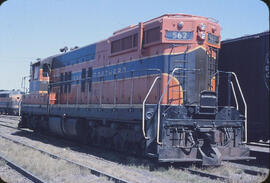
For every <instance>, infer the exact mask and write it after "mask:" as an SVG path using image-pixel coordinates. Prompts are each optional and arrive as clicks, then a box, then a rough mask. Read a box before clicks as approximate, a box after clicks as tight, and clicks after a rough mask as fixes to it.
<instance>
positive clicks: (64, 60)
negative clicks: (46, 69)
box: [53, 44, 96, 69]
mask: <svg viewBox="0 0 270 183" xmlns="http://www.w3.org/2000/svg"><path fill="white" fill-rule="evenodd" d="M95 58H96V44H91V45H88V46H85V47H83V48H78V49H76V50H73V51H70V52H67V53H65V54H62V55H59V56H56V57H54V58H53V69H56V68H60V67H65V66H68V65H73V64H78V63H82V62H87V61H90V60H94V59H95Z"/></svg>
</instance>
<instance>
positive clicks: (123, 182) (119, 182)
mask: <svg viewBox="0 0 270 183" xmlns="http://www.w3.org/2000/svg"><path fill="white" fill-rule="evenodd" d="M0 137H2V138H4V139H6V140H9V141H11V142H13V143H16V144H19V145H22V146H24V147H28V148H31V149H34V150H36V151H39V152H41V153H42V154H45V155H48V156H50V157H52V158H54V159H61V160H64V161H66V162H68V163H70V164H74V165H77V166H79V167H80V168H84V169H87V170H89V171H90V173H91V174H93V175H96V176H98V177H99V176H104V177H106V178H108V179H109V180H112V181H113V182H116V183H128V181H126V180H123V179H121V178H117V177H115V176H113V175H110V174H108V173H105V172H102V171H100V170H97V169H95V168H92V167H89V166H86V165H83V164H81V163H78V162H75V161H72V160H69V159H66V158H63V157H60V156H58V155H55V154H52V153H50V152H47V151H44V150H41V149H39V148H36V147H34V146H31V145H27V144H25V143H22V142H19V141H17V140H14V139H11V138H9V137H6V136H3V135H0Z"/></svg>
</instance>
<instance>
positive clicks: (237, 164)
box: [223, 162, 268, 176]
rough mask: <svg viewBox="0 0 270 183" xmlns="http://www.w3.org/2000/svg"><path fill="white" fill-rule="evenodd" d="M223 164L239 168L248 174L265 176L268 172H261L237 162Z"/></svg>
mask: <svg viewBox="0 0 270 183" xmlns="http://www.w3.org/2000/svg"><path fill="white" fill-rule="evenodd" d="M223 165H225V166H226V165H230V166H233V167H235V168H239V169H241V170H243V171H244V172H245V173H247V174H250V175H259V176H260V175H262V176H266V175H267V174H268V172H263V171H260V170H253V169H252V168H251V167H250V166H247V165H241V164H239V163H232V162H223Z"/></svg>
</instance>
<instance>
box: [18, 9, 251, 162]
mask: <svg viewBox="0 0 270 183" xmlns="http://www.w3.org/2000/svg"><path fill="white" fill-rule="evenodd" d="M220 30H221V28H220V26H219V25H218V23H217V21H216V20H214V19H211V18H205V17H199V16H192V15H185V14H165V15H163V16H160V17H157V18H154V19H152V20H149V21H146V22H140V23H139V24H137V25H132V26H129V27H126V28H124V29H121V30H119V31H116V32H114V33H113V35H112V36H111V37H109V38H108V39H105V40H102V41H100V42H97V43H94V44H90V45H87V46H85V47H81V48H76V49H72V50H70V51H68V52H65V53H63V54H59V55H54V56H50V57H48V58H45V59H42V60H40V61H37V62H35V63H33V64H31V78H30V93H29V94H27V95H24V97H23V102H22V108H21V111H22V119H21V121H20V123H19V127H27V128H30V129H33V130H37V131H49V132H51V133H53V134H56V135H59V136H64V137H68V138H73V139H79V140H81V141H83V142H86V143H89V144H92V145H97V146H105V147H107V148H112V149H115V150H119V151H127V152H131V153H137V154H143V155H146V156H150V157H153V158H156V159H157V160H158V161H160V162H183V161H201V162H202V163H203V164H204V165H218V164H220V162H221V160H237V159H249V158H250V157H249V149H248V148H246V147H245V145H244V144H245V141H246V133H247V132H246V120H245V115H246V114H241V113H240V112H239V109H238V106H232V105H231V103H230V102H229V103H228V106H218V97H219V96H218V86H219V83H220V82H219V81H220V79H222V78H226V79H225V82H223V83H224V84H228V85H229V86H230V87H228V88H232V89H233V90H232V91H233V92H229V94H228V96H222V97H228V101H231V98H232V99H235V100H237V104H238V100H240V99H243V101H239V102H245V101H244V98H243V96H242V98H241V97H238V98H237V97H236V96H235V89H236V88H237V87H238V89H239V91H240V92H241V88H240V86H239V83H238V81H237V77H236V75H235V74H234V73H230V72H220V71H218V70H217V60H218V58H217V55H218V50H219V48H220ZM230 91H231V90H230ZM233 96H235V97H234V98H233Z"/></svg>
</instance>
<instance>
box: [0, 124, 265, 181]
mask: <svg viewBox="0 0 270 183" xmlns="http://www.w3.org/2000/svg"><path fill="white" fill-rule="evenodd" d="M0 122H1V121H0ZM0 126H3V127H7V128H12V129H16V130H21V131H24V132H27V133H32V131H30V130H25V129H18V128H16V127H14V126H9V125H7V124H0ZM0 136H1V135H0ZM58 140H59V139H58ZM69 144H70V143H69ZM27 146H28V145H27ZM41 151H42V150H41ZM51 156H52V157H54V155H53V154H52V155H51ZM68 161H69V160H68ZM223 165H224V166H227V165H230V166H234V167H237V168H240V169H242V170H243V172H245V173H246V174H250V175H255V176H257V175H260V176H266V175H267V173H266V172H261V171H257V170H253V169H250V168H249V167H248V166H243V165H239V164H236V163H231V162H225V163H224V164H223ZM178 168H179V167H178ZM179 169H180V170H182V171H186V172H189V173H190V174H195V175H199V176H200V177H207V178H209V179H212V180H221V181H223V182H234V181H233V179H232V178H230V177H229V176H223V175H217V174H213V173H209V172H205V171H201V170H198V169H194V168H182V167H180V168H179Z"/></svg>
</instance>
